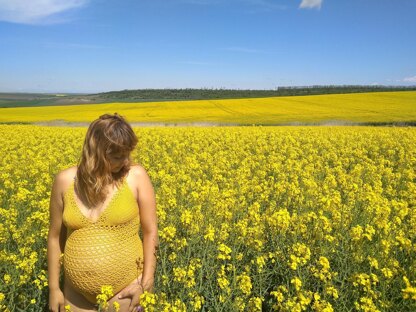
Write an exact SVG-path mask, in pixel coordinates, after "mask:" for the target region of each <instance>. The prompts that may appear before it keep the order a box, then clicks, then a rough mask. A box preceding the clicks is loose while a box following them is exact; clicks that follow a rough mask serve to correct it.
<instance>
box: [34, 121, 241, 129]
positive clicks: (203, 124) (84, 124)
mask: <svg viewBox="0 0 416 312" xmlns="http://www.w3.org/2000/svg"><path fill="white" fill-rule="evenodd" d="M32 124H33V125H38V126H51V127H88V126H89V125H90V122H69V121H65V120H51V121H39V122H34V123H32ZM130 125H131V126H132V127H213V126H217V127H218V126H238V125H239V124H236V123H218V122H205V121H203V122H175V123H168V122H130Z"/></svg>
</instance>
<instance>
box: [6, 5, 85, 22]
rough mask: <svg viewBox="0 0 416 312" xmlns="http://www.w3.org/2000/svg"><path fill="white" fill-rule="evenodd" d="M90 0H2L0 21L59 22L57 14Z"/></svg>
mask: <svg viewBox="0 0 416 312" xmlns="http://www.w3.org/2000/svg"><path fill="white" fill-rule="evenodd" d="M87 2H88V0H0V21H5V22H12V23H21V24H44V23H51V22H58V21H62V20H58V19H56V17H57V15H58V14H60V13H62V12H65V11H68V10H71V9H75V8H79V7H82V6H84V5H85V4H86V3H87Z"/></svg>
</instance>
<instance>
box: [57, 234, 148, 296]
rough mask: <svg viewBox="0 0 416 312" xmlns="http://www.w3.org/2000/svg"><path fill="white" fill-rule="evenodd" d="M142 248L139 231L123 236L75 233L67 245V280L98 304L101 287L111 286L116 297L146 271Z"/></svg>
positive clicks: (65, 261)
mask: <svg viewBox="0 0 416 312" xmlns="http://www.w3.org/2000/svg"><path fill="white" fill-rule="evenodd" d="M142 261H143V247H142V242H141V240H140V237H139V235H138V234H137V232H136V231H133V232H132V231H130V232H129V233H128V232H126V233H124V235H121V236H120V233H118V232H113V231H111V232H110V231H108V229H107V230H106V229H101V228H82V229H79V230H76V231H74V232H72V233H71V234H70V235H69V237H68V239H67V241H66V244H65V251H64V258H63V266H64V272H65V278H66V279H70V282H71V284H72V285H73V286H74V288H75V289H76V290H77V291H78V292H79V293H81V294H82V295H84V297H86V298H87V299H88V300H89V301H90V302H92V303H95V302H96V296H97V295H98V294H99V293H100V292H101V286H104V285H111V286H112V287H113V292H114V294H116V293H117V292H119V291H120V290H121V289H123V288H124V287H126V286H127V285H128V284H130V283H131V282H132V281H133V280H134V279H135V278H137V277H138V276H139V275H140V274H141V272H142V271H143V263H142Z"/></svg>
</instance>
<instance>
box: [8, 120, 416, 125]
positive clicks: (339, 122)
mask: <svg viewBox="0 0 416 312" xmlns="http://www.w3.org/2000/svg"><path fill="white" fill-rule="evenodd" d="M0 124H20V123H19V122H1V123H0ZM22 124H32V125H38V126H50V127H88V126H89V125H90V122H70V121H66V120H63V119H57V120H50V121H39V122H32V123H31V122H24V123H22ZM130 124H131V126H132V127H227V126H263V127H268V126H377V127H415V126H416V121H405V122H399V121H398V122H353V121H346V120H324V121H319V122H297V121H295V122H285V123H275V124H270V123H267V124H262V123H252V124H239V123H221V122H208V121H196V122H130Z"/></svg>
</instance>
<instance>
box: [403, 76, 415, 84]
mask: <svg viewBox="0 0 416 312" xmlns="http://www.w3.org/2000/svg"><path fill="white" fill-rule="evenodd" d="M403 82H411V83H416V76H412V77H406V78H404V79H403Z"/></svg>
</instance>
